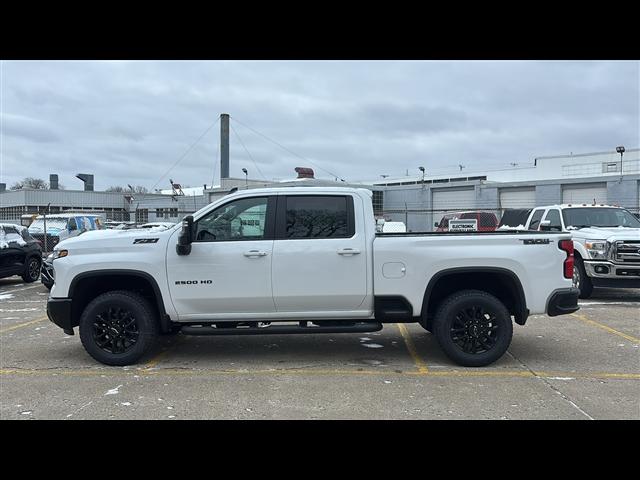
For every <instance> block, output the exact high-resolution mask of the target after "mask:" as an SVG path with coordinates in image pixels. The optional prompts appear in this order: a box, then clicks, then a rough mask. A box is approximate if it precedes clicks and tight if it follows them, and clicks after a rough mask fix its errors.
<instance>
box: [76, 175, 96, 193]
mask: <svg viewBox="0 0 640 480" xmlns="http://www.w3.org/2000/svg"><path fill="white" fill-rule="evenodd" d="M76 178H79V179H80V180H82V181H83V182H84V191H85V192H93V175H90V174H88V173H79V174H77V175H76Z"/></svg>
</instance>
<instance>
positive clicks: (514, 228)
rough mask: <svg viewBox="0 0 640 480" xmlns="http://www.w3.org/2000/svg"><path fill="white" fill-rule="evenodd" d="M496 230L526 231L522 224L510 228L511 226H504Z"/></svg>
mask: <svg viewBox="0 0 640 480" xmlns="http://www.w3.org/2000/svg"><path fill="white" fill-rule="evenodd" d="M496 230H525V228H524V225H522V224H520V225H518V226H517V227H510V226H509V225H502V226H501V227H498V228H496Z"/></svg>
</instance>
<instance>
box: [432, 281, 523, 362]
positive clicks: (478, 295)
mask: <svg viewBox="0 0 640 480" xmlns="http://www.w3.org/2000/svg"><path fill="white" fill-rule="evenodd" d="M487 315H488V316H489V318H487ZM432 327H433V333H434V334H435V336H436V339H437V340H438V343H439V344H440V347H441V348H442V350H443V351H444V353H446V355H447V356H448V357H449V358H450V359H451V360H453V361H454V362H456V363H457V364H458V365H462V366H464V367H483V366H485V365H489V364H491V363H493V362H495V361H496V360H498V359H499V358H500V357H502V355H504V353H505V352H506V351H507V348H509V345H510V344H511V338H512V336H513V324H512V322H511V315H510V314H509V311H508V310H507V308H506V307H505V306H504V304H503V303H502V302H501V301H500V300H498V299H497V298H496V297H494V296H493V295H491V294H489V293H486V292H482V291H480V290H463V291H461V292H457V293H454V294H452V295H451V296H449V297H447V298H446V299H445V300H444V301H443V302H442V304H440V306H439V307H438V310H437V312H436V314H435V317H434V319H433V325H432Z"/></svg>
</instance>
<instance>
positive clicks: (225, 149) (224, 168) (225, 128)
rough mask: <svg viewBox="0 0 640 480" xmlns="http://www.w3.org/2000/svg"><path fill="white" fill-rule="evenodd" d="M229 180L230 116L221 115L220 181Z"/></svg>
mask: <svg viewBox="0 0 640 480" xmlns="http://www.w3.org/2000/svg"><path fill="white" fill-rule="evenodd" d="M223 178H229V114H228V113H223V114H221V115H220V179H223Z"/></svg>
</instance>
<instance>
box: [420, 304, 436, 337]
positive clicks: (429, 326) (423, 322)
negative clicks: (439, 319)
mask: <svg viewBox="0 0 640 480" xmlns="http://www.w3.org/2000/svg"><path fill="white" fill-rule="evenodd" d="M426 314H427V312H426V309H425V312H424V313H423V316H422V317H421V318H420V320H419V321H418V324H419V325H420V326H421V327H422V328H424V329H425V330H426V331H427V332H429V333H433V322H432V321H431V319H425V318H424V316H425V315H426Z"/></svg>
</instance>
